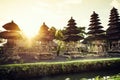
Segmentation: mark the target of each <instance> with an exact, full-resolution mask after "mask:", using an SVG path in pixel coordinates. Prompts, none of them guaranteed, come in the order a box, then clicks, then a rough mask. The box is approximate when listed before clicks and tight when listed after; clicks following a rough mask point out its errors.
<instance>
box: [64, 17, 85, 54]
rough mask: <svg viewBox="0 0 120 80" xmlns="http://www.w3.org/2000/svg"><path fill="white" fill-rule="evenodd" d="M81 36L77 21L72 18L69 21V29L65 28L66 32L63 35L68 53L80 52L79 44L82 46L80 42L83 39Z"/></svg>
mask: <svg viewBox="0 0 120 80" xmlns="http://www.w3.org/2000/svg"><path fill="white" fill-rule="evenodd" d="M79 34H80V30H78V27H77V26H76V23H75V20H74V19H73V18H72V17H71V19H70V20H69V21H68V24H67V27H65V32H64V33H63V35H64V39H63V41H64V42H65V43H66V51H67V52H79V51H78V44H80V40H81V39H83V37H81V36H80V35H79Z"/></svg>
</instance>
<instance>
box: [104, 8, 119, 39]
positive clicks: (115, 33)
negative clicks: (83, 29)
mask: <svg viewBox="0 0 120 80" xmlns="http://www.w3.org/2000/svg"><path fill="white" fill-rule="evenodd" d="M109 19H110V20H109V24H108V26H109V27H108V29H107V30H106V33H107V36H108V39H109V40H120V17H119V14H118V11H117V9H116V8H114V7H113V8H112V10H111V12H110V18H109Z"/></svg>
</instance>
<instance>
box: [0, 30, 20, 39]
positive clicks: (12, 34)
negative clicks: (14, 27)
mask: <svg viewBox="0 0 120 80" xmlns="http://www.w3.org/2000/svg"><path fill="white" fill-rule="evenodd" d="M0 37H1V38H4V39H22V36H21V34H20V33H19V32H17V31H3V32H0Z"/></svg>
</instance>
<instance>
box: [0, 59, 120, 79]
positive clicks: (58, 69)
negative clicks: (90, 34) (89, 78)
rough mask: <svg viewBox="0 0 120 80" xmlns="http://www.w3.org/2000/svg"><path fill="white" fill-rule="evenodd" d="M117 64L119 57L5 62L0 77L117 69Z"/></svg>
mask: <svg viewBox="0 0 120 80" xmlns="http://www.w3.org/2000/svg"><path fill="white" fill-rule="evenodd" d="M119 66H120V58H109V59H89V60H75V61H66V62H40V63H23V64H7V65H0V78H8V77H9V78H11V77H13V76H14V75H16V78H19V77H20V78H22V77H36V76H39V77H40V76H45V75H54V74H63V73H75V72H83V71H98V70H107V69H108V70H109V69H117V68H119ZM116 78H117V77H116ZM96 79H98V80H99V77H96Z"/></svg>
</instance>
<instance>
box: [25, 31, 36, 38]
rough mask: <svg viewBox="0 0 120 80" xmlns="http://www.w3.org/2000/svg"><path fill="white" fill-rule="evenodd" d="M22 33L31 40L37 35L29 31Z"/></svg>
mask: <svg viewBox="0 0 120 80" xmlns="http://www.w3.org/2000/svg"><path fill="white" fill-rule="evenodd" d="M23 33H24V34H25V36H26V37H27V38H28V39H32V38H34V37H35V36H36V35H37V33H36V32H32V31H30V30H27V31H24V32H23Z"/></svg>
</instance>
